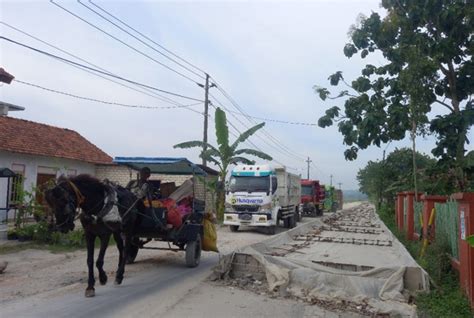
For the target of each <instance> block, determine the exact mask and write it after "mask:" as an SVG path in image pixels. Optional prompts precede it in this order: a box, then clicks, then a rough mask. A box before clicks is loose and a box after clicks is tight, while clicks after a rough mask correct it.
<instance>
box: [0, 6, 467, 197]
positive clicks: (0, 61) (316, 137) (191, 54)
mask: <svg viewBox="0 0 474 318" xmlns="http://www.w3.org/2000/svg"><path fill="white" fill-rule="evenodd" d="M54 2H56V3H57V4H59V5H61V6H63V7H64V8H66V9H67V10H69V11H71V12H73V13H74V14H76V15H77V16H79V17H81V18H83V19H86V20H87V21H89V22H90V23H91V24H93V25H95V26H97V27H98V28H100V29H102V30H104V31H106V32H108V33H110V34H112V35H113V36H114V37H116V38H118V39H120V40H122V41H123V42H125V43H126V44H128V45H129V46H130V47H131V48H130V47H127V46H126V45H124V44H123V43H120V42H118V41H117V40H115V39H112V38H110V37H109V36H108V35H106V34H104V33H102V32H101V31H99V30H97V29H96V28H94V27H93V26H91V25H89V24H87V23H85V22H83V21H81V20H79V19H78V18H77V17H74V16H72V15H71V14H69V13H67V12H66V11H64V10H62V9H61V8H59V7H58V6H55V5H54V4H53V3H50V2H49V1H21V0H20V1H18V0H16V1H13V0H1V1H0V20H1V22H2V23H1V24H0V33H1V34H2V35H3V36H5V37H8V38H10V39H13V40H15V41H17V42H21V43H23V44H26V45H28V46H31V47H34V48H36V49H40V50H43V51H47V52H49V53H52V54H55V55H58V56H60V57H63V58H67V59H70V60H72V61H74V62H76V63H81V64H84V65H89V64H86V62H84V60H85V61H87V62H89V63H93V64H94V65H96V66H98V67H100V68H102V69H105V70H106V71H107V72H111V73H113V74H115V75H118V76H120V77H123V78H126V79H129V80H132V81H135V82H139V83H142V84H146V85H148V86H152V87H154V88H158V89H161V90H165V91H168V92H172V93H176V94H179V95H183V96H186V97H190V98H192V99H197V100H198V102H196V100H191V99H186V98H181V97H178V96H175V95H169V94H166V93H159V94H160V95H162V96H165V97H166V99H163V98H162V97H160V96H156V95H155V94H156V93H158V92H157V91H153V90H148V91H146V89H144V88H143V87H137V86H134V85H133V84H127V85H128V86H130V87H132V88H134V89H139V90H141V92H137V91H135V90H132V89H130V88H127V87H124V86H121V85H119V84H117V83H113V82H111V81H107V80H105V79H104V78H101V77H98V76H96V75H94V74H91V73H90V72H86V71H83V70H80V69H78V68H77V67H73V66H72V65H70V64H68V63H63V62H61V61H60V60H58V59H55V58H51V57H48V56H44V55H42V54H38V53H36V52H34V51H32V50H28V49H26V48H23V47H21V46H18V45H15V44H12V43H8V42H6V41H1V40H0V66H1V67H3V68H5V69H6V70H7V71H8V72H9V73H11V74H13V75H14V76H15V79H16V80H18V81H23V82H28V83H32V84H35V85H39V86H42V87H45V88H48V89H52V90H56V91H61V92H66V93H69V94H73V95H76V96H83V97H88V98H91V99H97V100H103V101H107V102H113V103H119V104H127V105H141V106H151V107H167V106H176V105H177V104H179V105H190V104H196V103H198V104H197V105H194V106H190V107H180V108H170V109H163V108H153V109H147V108H137V107H122V106H118V105H109V104H103V103H97V102H93V101H86V100H82V99H78V98H74V97H71V96H66V95H61V94H58V93H54V92H51V91H47V90H44V89H39V88H36V87H32V86H29V85H26V84H23V83H20V82H17V81H14V82H12V84H11V85H6V84H4V85H2V86H1V87H0V100H2V101H4V102H8V103H12V104H15V105H19V106H23V107H25V108H26V110H25V111H23V112H12V113H10V114H11V116H12V117H18V118H23V119H27V120H32V121H36V122H40V123H45V124H49V125H53V126H58V127H63V128H69V129H73V130H75V131H77V132H79V133H80V134H81V135H83V136H84V137H86V138H87V139H88V140H89V141H91V142H92V143H94V144H95V145H97V146H98V147H99V148H101V149H102V150H103V151H105V152H106V153H108V154H109V155H110V156H112V157H115V156H153V157H187V158H188V159H190V160H191V161H194V162H200V161H201V160H200V159H199V157H198V155H199V151H198V150H197V149H174V148H173V145H175V144H177V143H180V142H183V141H188V140H202V138H203V121H204V116H203V114H202V112H203V110H204V105H203V103H199V101H202V100H203V99H204V90H203V89H202V87H200V86H198V85H197V83H200V84H203V83H204V79H203V78H202V76H203V75H202V74H203V73H202V72H201V71H199V70H198V69H196V68H194V67H193V66H190V65H189V64H186V63H185V62H183V61H182V60H179V59H178V58H176V57H175V56H173V55H171V54H170V53H167V52H166V51H163V49H162V48H160V47H157V46H155V45H154V44H153V43H151V42H146V43H148V45H149V46H151V47H152V48H154V49H152V48H150V47H149V46H146V45H144V44H143V43H141V42H139V41H137V40H135V39H134V38H132V37H130V36H129V35H127V34H126V33H124V32H122V31H121V30H120V29H118V28H116V27H115V26H113V25H112V24H110V23H109V22H107V21H105V20H103V19H102V18H101V17H99V16H98V15H96V14H95V13H93V12H92V11H90V10H89V9H87V8H86V7H85V6H83V5H81V4H80V3H78V2H76V1H59V0H58V1H56V0H55V1H54ZM93 2H94V3H95V4H97V5H99V6H100V7H102V8H103V9H105V10H107V11H108V12H110V13H112V14H113V15H115V16H117V17H119V18H120V19H121V20H122V21H124V22H126V23H127V24H129V25H130V26H132V27H134V28H135V29H137V30H139V31H141V32H142V33H143V34H145V35H147V36H148V37H149V38H151V39H152V40H153V41H155V42H156V43H158V44H159V45H161V46H162V47H164V48H166V49H167V50H169V51H171V52H173V53H174V54H177V55H178V56H179V57H181V58H183V59H185V60H186V61H187V62H189V63H191V64H192V65H194V66H196V67H198V68H199V69H200V70H203V71H205V72H206V73H208V74H209V75H210V76H211V81H212V82H216V83H217V85H218V87H212V88H211V89H210V100H211V102H212V104H213V105H215V106H221V107H224V108H225V110H226V112H227V117H228V120H229V122H230V125H231V126H233V127H230V131H231V135H230V137H231V139H232V140H233V139H234V138H235V137H234V135H236V134H238V132H243V131H245V130H246V129H248V128H249V127H251V126H253V125H255V124H257V123H259V122H261V121H262V120H259V119H248V118H247V117H246V116H243V115H242V113H240V114H239V112H244V113H245V114H246V115H250V116H254V117H258V118H267V119H273V120H280V121H289V122H303V123H310V124H313V125H311V126H309V125H292V124H282V123H277V122H272V121H266V124H265V129H264V131H260V132H258V133H257V134H256V135H254V136H252V137H251V138H250V141H251V142H252V144H244V145H243V146H244V147H249V148H255V147H256V148H257V149H259V150H262V151H264V152H266V153H268V154H270V155H271V156H273V158H274V159H275V161H274V162H273V164H276V165H277V164H284V165H285V166H287V167H288V169H289V171H290V172H293V173H298V174H302V176H304V177H306V175H307V163H306V162H305V159H306V158H308V157H309V158H311V160H312V163H311V169H310V177H311V178H314V179H319V180H321V182H322V183H325V184H329V183H330V182H331V180H332V183H333V184H334V185H336V186H339V185H338V184H339V183H341V187H342V189H358V184H357V180H356V175H357V172H358V170H359V169H361V168H363V167H365V165H366V164H367V162H368V161H369V160H373V161H375V160H380V159H381V158H382V153H383V150H386V151H387V154H388V153H389V152H390V151H393V150H394V149H395V148H397V147H398V148H401V147H404V146H406V147H409V146H410V145H411V141H410V140H409V139H408V135H407V138H406V139H405V140H403V141H400V142H392V143H390V144H388V145H382V146H381V148H378V147H375V146H372V147H370V148H369V149H367V150H362V151H360V152H359V156H358V159H357V160H356V161H346V160H345V159H344V154H343V153H344V149H345V148H346V147H345V146H344V145H343V142H342V136H341V135H340V133H339V132H338V131H337V127H330V128H325V129H322V128H319V127H317V125H314V124H316V123H317V120H318V118H319V117H321V116H322V115H323V114H324V111H325V110H326V109H327V108H329V107H331V106H336V105H337V106H342V102H334V101H333V102H331V103H326V102H322V101H321V100H320V99H319V98H318V97H317V95H316V94H315V93H314V91H313V86H314V85H320V86H329V83H328V81H327V78H328V76H329V75H330V74H332V73H334V72H336V71H343V74H344V77H345V78H346V79H348V80H351V79H353V78H355V77H357V76H358V75H359V74H360V70H361V69H362V67H363V66H364V65H365V64H366V63H368V62H370V63H372V64H374V65H381V64H383V62H384V61H383V58H382V57H380V56H370V57H369V58H368V59H365V60H361V59H360V58H357V57H355V58H351V59H348V58H346V57H345V56H344V54H343V47H344V45H345V44H346V43H347V42H349V37H348V31H349V29H350V28H351V26H352V25H353V24H354V23H356V21H357V18H358V16H359V14H364V15H370V14H371V12H378V13H380V14H381V15H382V16H383V15H384V14H385V12H384V10H383V9H382V8H380V6H379V1H378V0H360V1H359V0H353V1H352V0H332V1H329V0H328V1H317V0H315V1H143V2H141V1H130V0H129V1H102V0H100V1H99V0H97V1H95V0H94V1H93ZM82 3H83V4H85V5H87V6H89V7H91V8H93V9H94V10H96V11H98V12H101V11H100V10H99V9H97V7H94V6H93V5H92V4H90V2H89V1H82ZM102 14H104V13H103V12H102ZM121 26H122V27H123V25H121ZM12 27H14V28H16V29H17V30H15V29H13V28H12ZM18 30H21V31H23V32H26V33H28V34H30V35H32V36H34V37H36V38H38V39H40V40H42V41H46V42H48V43H49V44H52V45H54V46H56V47H57V48H59V49H61V50H63V51H66V52H68V53H71V54H74V55H75V56H77V57H79V58H81V59H82V61H81V60H78V59H77V58H75V57H71V56H68V55H67V54H66V53H64V52H62V51H59V50H57V49H56V48H52V47H50V46H48V45H46V44H44V43H41V42H39V41H37V40H35V39H33V38H31V37H29V36H27V35H25V34H23V33H21V32H19V31H18ZM145 41H146V40H145ZM135 50H138V51H140V52H142V53H143V54H140V53H137V52H136V51H135ZM157 51H159V52H162V53H164V54H165V55H167V56H169V57H171V58H173V59H174V60H176V61H177V62H179V63H180V64H182V65H184V66H185V67H186V68H187V69H185V68H183V67H181V66H180V65H178V64H176V63H174V62H173V61H170V60H169V59H167V58H166V57H164V56H163V55H162V54H160V53H158V52H157ZM145 55H146V56H145ZM160 63H161V64H160ZM162 64H164V65H166V66H168V67H169V68H171V69H172V70H174V71H178V72H180V73H181V74H182V75H184V76H182V75H179V74H177V73H176V72H174V71H172V70H170V69H169V68H166V67H165V66H163V65H162ZM94 68H95V67H94ZM190 70H191V71H193V72H190ZM195 73H197V74H195ZM116 81H117V80H116ZM118 81H119V80H118ZM119 82H120V81H119ZM121 83H123V82H121ZM124 84H125V83H124ZM218 88H223V90H224V91H225V92H227V94H228V95H230V96H231V98H232V99H233V100H234V101H236V102H237V104H238V106H239V107H240V110H239V109H237V108H235V107H234V106H233V105H232V103H231V102H230V101H229V99H227V98H226V97H225V96H224V95H223V93H222V92H221V91H220V90H219V89H218ZM150 95H151V96H150ZM170 99H171V100H172V101H171V102H170ZM209 111H210V115H211V116H210V117H209V141H210V143H213V144H215V143H216V142H215V141H216V138H215V133H214V119H213V118H214V116H213V115H214V109H213V108H212V107H210V110H209ZM435 113H436V111H435ZM471 135H472V134H470V135H469V137H471ZM417 144H418V149H419V150H420V151H421V152H424V153H427V154H429V153H430V150H431V149H432V148H433V147H434V144H435V140H434V138H432V137H431V138H430V137H428V138H426V139H423V138H421V137H420V138H419V139H418V140H417ZM468 149H469V146H468ZM471 149H472V147H471ZM259 162H260V161H259ZM331 175H332V178H331Z"/></svg>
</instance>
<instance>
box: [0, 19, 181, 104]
mask: <svg viewBox="0 0 474 318" xmlns="http://www.w3.org/2000/svg"><path fill="white" fill-rule="evenodd" d="M0 23H1V24H3V25H5V26H7V27H9V28H11V29H13V30H15V31H17V32H19V33H21V34H23V35H26V36H28V37H30V38H32V39H34V40H36V41H38V42H40V43H43V44H45V45H47V46H49V47H52V48H54V49H56V50H58V51H60V52H62V53H64V54H66V55H68V56H71V57H73V58H76V59H78V60H80V61H82V62H84V63H86V64H88V65H90V66H93V67H96V68H98V69H100V70H102V71H104V72H107V73H110V74H112V75H115V76H118V75H117V74H114V73H112V72H110V71H108V70H106V69H104V68H103V67H100V66H98V65H96V64H94V63H92V62H90V61H87V60H85V59H83V58H81V57H79V56H77V55H75V54H72V53H70V52H68V51H65V50H63V49H61V48H60V47H58V46H56V45H53V44H51V43H48V42H46V41H44V40H42V39H40V38H38V37H36V36H34V35H32V34H30V33H28V32H26V31H24V30H20V29H19V28H16V27H14V26H12V25H10V24H8V23H6V22H3V21H0ZM61 62H63V63H66V64H68V65H70V66H73V67H75V68H77V69H79V70H81V71H84V72H87V73H89V74H92V75H94V76H97V77H100V78H102V79H105V80H106V81H109V82H112V83H115V84H117V85H120V86H122V87H126V88H128V89H131V90H133V91H136V92H139V93H142V94H145V95H148V96H150V97H153V98H156V99H158V100H161V101H164V102H166V103H170V104H173V105H179V103H178V102H176V101H174V100H172V99H170V98H168V97H166V96H164V95H160V94H159V93H157V92H155V91H153V90H151V89H148V88H143V90H145V91H142V90H139V89H137V88H133V87H131V86H128V85H126V84H124V83H120V82H118V81H115V80H113V79H110V78H107V77H105V76H102V75H100V74H96V73H94V72H91V71H88V70H84V69H82V68H80V67H78V66H76V65H73V64H70V63H67V62H64V61H61ZM135 86H137V87H140V86H139V85H135ZM150 94H152V95H150Z"/></svg>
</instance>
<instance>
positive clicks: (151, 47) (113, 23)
mask: <svg viewBox="0 0 474 318" xmlns="http://www.w3.org/2000/svg"><path fill="white" fill-rule="evenodd" d="M78 2H79V4H81V5H83V6H84V7H86V8H87V9H89V10H90V11H92V12H94V13H95V14H97V15H98V16H99V17H101V18H102V19H104V20H106V21H107V22H109V23H110V24H112V25H114V26H115V27H117V28H119V29H120V30H122V31H123V32H125V33H126V34H128V35H130V36H131V37H133V38H134V39H136V40H137V41H139V42H140V43H142V44H144V45H146V46H147V47H149V48H150V49H152V50H153V51H155V52H157V53H158V54H160V55H162V56H164V57H165V58H167V59H168V60H170V61H172V62H174V63H176V64H177V65H179V66H181V67H182V68H184V69H185V70H187V71H189V72H191V73H193V74H194V75H196V76H198V77H200V78H202V79H205V77H204V76H203V75H202V74H199V73H197V72H196V71H193V70H192V69H190V68H189V67H187V66H186V65H183V64H182V63H180V62H178V61H176V60H175V59H173V58H171V57H169V56H168V55H166V54H164V53H163V52H161V51H159V50H157V49H155V48H154V47H153V46H151V45H149V44H148V43H146V42H144V41H143V40H141V39H140V38H138V37H137V36H135V35H133V34H132V33H130V32H129V31H127V30H125V29H124V28H122V27H121V26H119V25H117V24H116V23H115V22H113V21H111V20H110V19H108V18H106V17H104V16H103V15H102V14H100V13H99V12H97V11H95V10H94V9H92V8H91V7H89V6H87V5H85V4H84V3H82V2H81V1H80V0H78ZM89 3H91V4H92V5H93V6H95V7H97V8H99V9H100V10H101V11H103V12H104V13H106V14H107V15H109V16H111V17H112V18H114V19H115V20H118V21H119V22H121V23H122V24H124V23H123V22H122V21H121V20H119V19H118V18H116V17H115V16H113V15H112V14H110V13H109V12H107V11H106V10H105V9H102V8H101V7H100V6H98V5H96V4H95V3H93V2H92V1H89ZM125 25H126V24H125ZM126 26H127V27H129V26H128V25H126ZM129 28H130V27H129ZM203 73H205V72H204V71H203Z"/></svg>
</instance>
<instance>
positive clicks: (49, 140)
mask: <svg viewBox="0 0 474 318" xmlns="http://www.w3.org/2000/svg"><path fill="white" fill-rule="evenodd" d="M2 106H3V107H2ZM0 108H1V109H2V110H3V114H4V115H3V116H0V169H1V168H8V169H10V170H12V171H13V172H15V174H16V177H15V178H14V180H13V182H10V187H11V188H10V189H8V183H7V182H6V181H1V180H0V207H4V206H5V205H6V202H7V193H9V195H10V198H9V199H10V200H9V201H10V202H12V203H15V199H17V196H18V192H19V189H20V188H23V189H24V190H25V191H28V192H32V190H34V189H36V188H38V189H41V188H42V187H44V185H45V184H47V183H48V182H50V180H52V179H55V178H57V177H59V176H60V175H66V176H75V175H78V174H81V173H87V174H91V175H95V173H96V165H98V164H109V163H112V158H111V157H110V156H109V155H107V154H106V153H105V152H104V151H102V150H101V149H99V148H98V147H97V146H95V145H94V144H92V143H91V142H90V141H88V140H87V139H86V138H84V137H83V136H81V135H80V134H79V133H77V132H76V131H73V130H70V129H66V128H58V127H53V126H50V125H46V124H41V123H37V122H33V121H29V120H24V119H19V118H14V117H9V116H8V110H10V111H11V110H20V109H18V106H13V105H11V104H6V103H0ZM15 108H16V109H15ZM5 109H6V110H5ZM36 194H37V196H36V199H37V200H39V201H40V202H42V201H43V198H42V191H37V192H36ZM11 207H12V208H13V207H14V206H11Z"/></svg>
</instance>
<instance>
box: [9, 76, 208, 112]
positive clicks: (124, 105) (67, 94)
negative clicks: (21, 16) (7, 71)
mask: <svg viewBox="0 0 474 318" xmlns="http://www.w3.org/2000/svg"><path fill="white" fill-rule="evenodd" d="M14 81H15V82H17V83H21V84H24V85H28V86H32V87H36V88H39V89H42V90H45V91H48V92H51V93H56V94H61V95H65V96H69V97H73V98H77V99H82V100H87V101H90V102H96V103H101V104H107V105H114V106H121V107H128V108H144V109H174V108H188V107H192V106H196V105H200V104H202V103H201V102H199V103H194V104H189V105H175V106H146V105H136V104H135V105H134V104H124V103H118V102H111V101H105V100H101V99H96V98H92V97H84V96H79V95H75V94H72V93H68V92H63V91H59V90H56V89H52V88H47V87H44V86H40V85H38V84H33V83H29V82H24V81H20V80H18V79H14ZM201 114H202V113H201Z"/></svg>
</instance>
